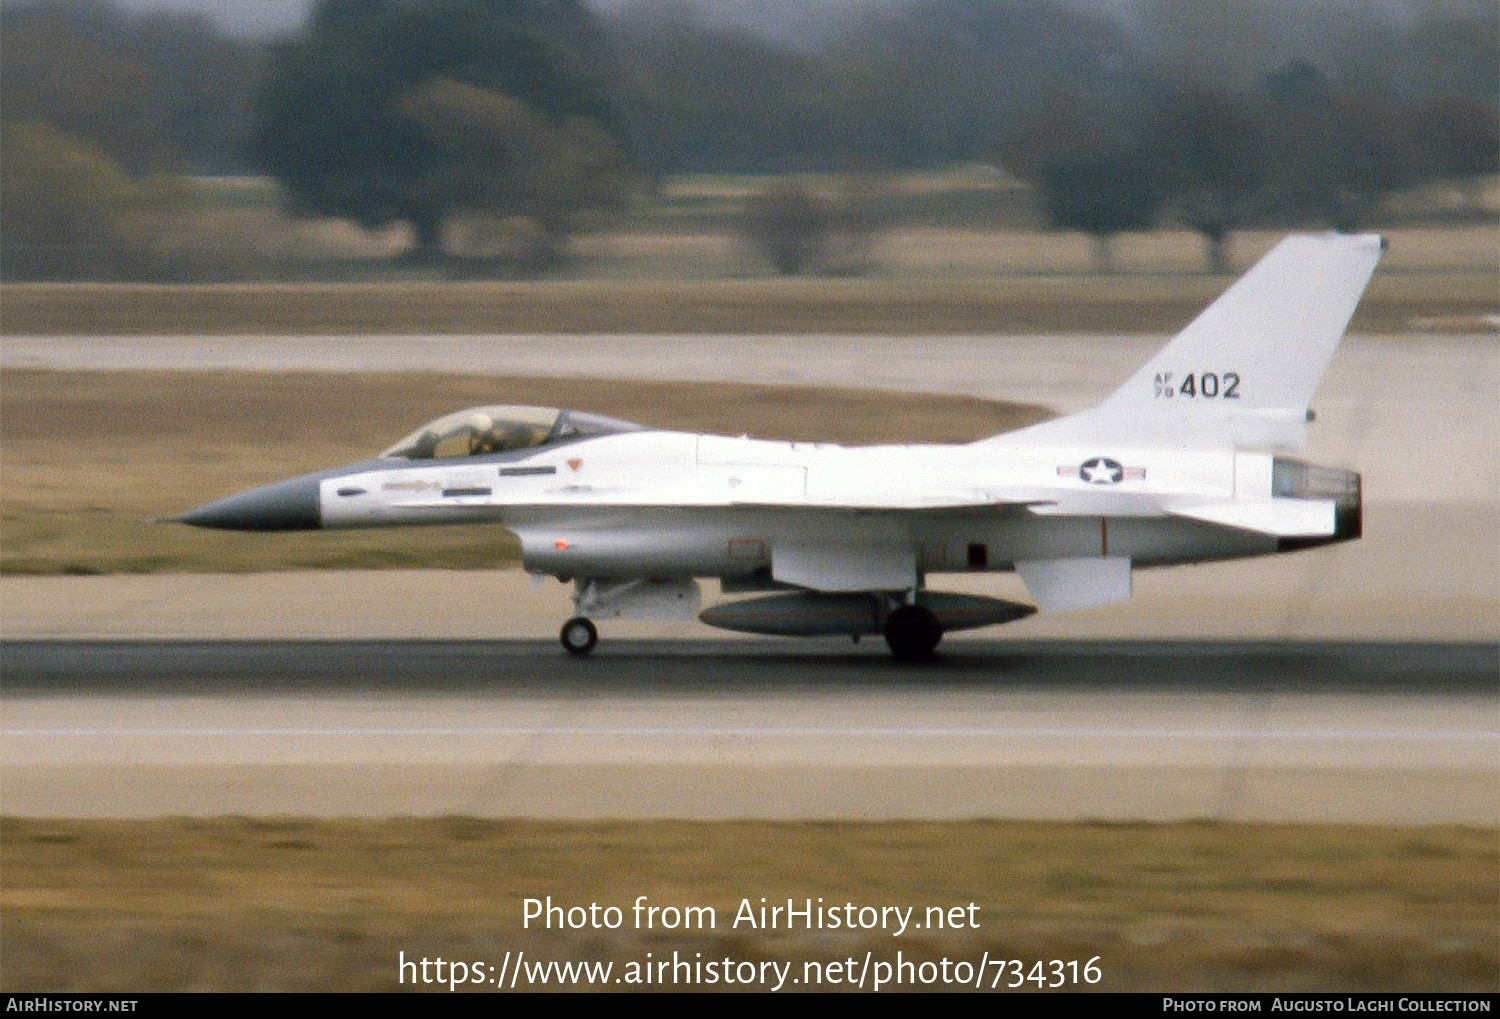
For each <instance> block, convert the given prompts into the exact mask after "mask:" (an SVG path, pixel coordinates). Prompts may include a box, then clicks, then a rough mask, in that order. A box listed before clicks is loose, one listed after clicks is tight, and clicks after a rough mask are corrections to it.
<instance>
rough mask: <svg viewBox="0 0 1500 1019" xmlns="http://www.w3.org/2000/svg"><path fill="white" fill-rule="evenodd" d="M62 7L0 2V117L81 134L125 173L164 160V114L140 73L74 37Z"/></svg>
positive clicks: (77, 35)
mask: <svg viewBox="0 0 1500 1019" xmlns="http://www.w3.org/2000/svg"><path fill="white" fill-rule="evenodd" d="M67 10H68V9H66V8H64V9H63V11H67ZM63 11H57V10H53V9H51V8H48V7H22V8H16V9H12V8H9V7H7V8H4V14H3V16H0V52H3V59H0V94H3V95H4V97H5V101H4V105H3V108H0V116H3V118H4V120H5V121H7V122H12V123H33V124H34V123H40V122H46V123H50V124H53V125H55V126H56V127H57V128H58V129H59V130H60V131H63V132H66V133H67V134H69V135H72V136H74V137H75V138H86V139H88V140H89V142H90V143H91V144H92V145H94V146H96V147H97V148H98V149H99V150H100V151H101V152H102V153H104V154H105V155H106V156H107V157H108V158H109V159H111V160H113V161H115V162H116V163H118V164H119V165H120V166H123V167H124V168H125V169H126V170H128V171H130V172H132V173H139V172H142V171H144V170H147V169H149V168H151V167H154V166H159V165H161V164H163V163H166V162H168V161H169V160H170V157H171V147H170V145H169V144H168V141H167V134H166V129H165V123H164V118H163V116H162V111H161V109H160V108H159V107H158V106H157V105H156V104H154V103H153V102H152V97H151V94H150V91H149V89H148V87H147V80H146V76H145V74H144V73H143V72H142V71H141V69H140V67H138V66H137V65H136V64H134V63H132V62H130V61H128V60H122V59H119V58H117V57H114V56H111V55H110V54H109V53H108V52H106V50H105V49H104V48H103V47H102V46H100V45H99V44H98V43H96V42H94V41H93V40H92V39H90V38H88V37H86V36H84V35H81V34H80V33H79V32H78V31H77V30H76V28H75V26H74V25H73V24H72V23H71V22H70V21H69V20H67V19H65V18H63V17H61V16H60V14H61V13H62V12H63ZM43 15H46V16H43Z"/></svg>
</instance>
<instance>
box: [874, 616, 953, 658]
mask: <svg viewBox="0 0 1500 1019" xmlns="http://www.w3.org/2000/svg"><path fill="white" fill-rule="evenodd" d="M942 639H943V628H942V626H940V625H939V624H938V621H937V616H934V615H933V614H932V612H931V611H930V610H928V609H925V608H923V607H922V606H920V605H903V606H901V607H900V608H899V609H897V610H896V611H895V612H892V613H891V615H890V618H889V619H887V620H886V621H885V642H886V643H887V644H889V645H890V648H891V654H892V655H894V656H895V657H896V660H897V661H902V662H915V661H920V660H922V659H924V658H931V657H932V653H933V651H935V650H937V646H938V642H939V641H940V640H942Z"/></svg>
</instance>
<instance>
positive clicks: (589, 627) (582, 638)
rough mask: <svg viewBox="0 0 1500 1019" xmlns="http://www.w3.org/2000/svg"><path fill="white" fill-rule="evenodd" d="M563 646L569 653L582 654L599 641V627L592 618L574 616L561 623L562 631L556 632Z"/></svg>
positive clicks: (590, 649)
mask: <svg viewBox="0 0 1500 1019" xmlns="http://www.w3.org/2000/svg"><path fill="white" fill-rule="evenodd" d="M558 639H559V640H561V641H562V646H563V648H564V649H565V650H566V651H567V652H568V654H570V655H578V656H580V657H581V656H583V655H586V654H588V653H589V652H590V651H593V650H594V645H596V644H598V643H599V628H598V627H596V626H595V625H594V624H593V621H592V620H589V619H585V618H584V617H583V616H574V617H573V618H572V619H570V620H568V621H567V622H566V623H564V624H563V627H562V632H561V633H560V634H558Z"/></svg>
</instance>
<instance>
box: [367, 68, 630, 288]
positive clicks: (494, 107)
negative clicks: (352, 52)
mask: <svg viewBox="0 0 1500 1019" xmlns="http://www.w3.org/2000/svg"><path fill="white" fill-rule="evenodd" d="M397 110H398V112H399V113H400V115H401V116H402V117H404V118H406V119H408V120H410V121H411V122H412V123H414V124H415V125H417V127H418V129H419V131H420V132H421V134H422V136H423V137H424V138H425V139H426V140H427V141H428V142H429V143H430V144H431V145H432V146H433V148H434V150H436V151H437V152H440V153H442V157H443V158H441V159H436V160H433V161H432V162H431V163H430V164H429V166H428V168H427V172H426V173H425V174H424V175H423V176H422V177H421V178H420V179H418V180H417V181H415V182H414V190H416V191H418V192H420V193H421V194H422V195H423V196H424V200H426V201H429V202H431V203H433V204H435V205H439V206H441V207H443V208H445V209H448V210H450V211H453V212H472V213H482V214H486V215H489V216H494V217H502V218H503V217H508V216H519V217H525V218H527V219H529V220H531V221H532V222H533V223H534V224H535V225H536V227H537V230H536V232H535V235H534V236H535V244H534V248H533V251H532V257H533V259H534V260H536V261H551V260H553V259H555V258H556V257H557V256H558V254H559V253H560V250H561V247H562V244H563V243H564V241H565V240H566V238H567V236H568V235H569V234H570V233H572V231H573V230H574V229H575V228H576V226H577V223H578V217H579V216H580V215H581V214H582V213H584V212H585V211H587V210H591V209H603V208H611V207H617V206H619V205H621V204H623V202H624V200H625V198H626V195H627V194H628V192H629V184H630V182H631V175H630V173H629V171H628V169H627V167H626V165H625V161H624V159H623V157H622V155H621V152H620V149H619V146H618V145H617V144H616V143H615V141H614V139H613V138H612V137H610V135H609V134H608V133H606V132H605V131H604V130H603V129H602V128H600V127H599V126H598V124H597V123H596V122H594V121H592V120H589V119H587V118H583V117H575V118H571V119H569V120H567V121H566V122H564V123H563V124H561V125H559V126H556V127H554V126H553V125H552V124H550V123H548V121H547V119H546V118H545V117H543V116H542V115H541V114H540V113H538V112H537V111H536V110H535V109H533V108H532V107H530V106H528V105H527V104H525V103H523V102H521V101H520V100H517V99H512V98H510V97H509V96H506V95H503V94H501V93H499V92H496V91H495V90H493V89H487V88H480V87H478V86H475V85H465V84H464V83H463V82H459V81H455V80H453V79H452V78H437V79H434V80H432V81H429V82H427V83H426V84H424V85H422V86H420V87H418V88H417V89H415V90H413V91H412V92H411V93H409V94H408V95H406V96H405V97H403V98H402V99H401V100H400V101H399V103H398V104H397Z"/></svg>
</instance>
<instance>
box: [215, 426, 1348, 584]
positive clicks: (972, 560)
mask: <svg viewBox="0 0 1500 1019" xmlns="http://www.w3.org/2000/svg"><path fill="white" fill-rule="evenodd" d="M1002 439H1003V437H1002ZM1288 463H1295V461H1286V460H1282V459H1280V458H1277V457H1275V456H1274V455H1273V454H1269V453H1254V452H1249V453H1247V452H1236V451H1235V450H1233V449H1224V450H1204V449H1190V450H1182V449H1152V448H1143V449H1110V448H1106V447H1099V446H1090V447H1069V446H1036V445H1032V444H1029V443H1024V442H1016V443H1006V442H1004V441H997V440H988V441H986V442H981V443H972V444H962V445H939V444H912V445H886V446H862V447H845V446H840V445H836V444H831V443H811V442H777V441H766V440H757V439H751V438H743V437H742V438H732V437H725V436H715V435H697V434H692V433H687V432H675V431H652V430H637V431H628V432H623V433H620V434H611V435H602V436H596V437H590V438H583V439H579V440H576V441H561V442H556V443H552V444H548V445H543V446H541V447H539V448H533V449H528V450H521V451H515V452H509V453H504V452H502V453H494V454H488V455H478V456H461V457H452V458H448V459H436V460H433V459H428V460H404V459H400V458H391V457H387V458H379V459H374V460H370V461H365V462H361V463H356V464H350V465H348V466H346V467H343V468H337V469H334V470H330V471H325V472H320V473H319V474H315V475H308V476H305V477H303V478H297V479H292V480H290V481H286V482H280V483H278V484H277V485H272V486H267V487H266V488H264V489H258V490H254V491H252V492H249V493H244V494H242V495H240V496H233V497H231V498H230V499H227V500H222V501H221V502H220V503H216V504H211V505H210V506H208V507H203V508H202V509H200V510H198V511H195V513H196V514H198V519H192V518H191V516H190V517H189V518H188V522H192V523H200V524H204V525H207V526H216V525H217V526H225V527H236V526H238V527H251V528H257V529H281V528H286V527H322V528H351V527H382V526H393V525H421V524H453V523H490V524H498V525H502V526H505V527H507V528H509V529H511V530H512V531H514V532H515V533H516V534H517V535H519V536H520V539H521V544H522V555H523V564H524V566H525V567H526V568H527V569H528V570H532V571H534V572H537V573H545V574H552V575H555V576H560V577H580V576H588V577H636V576H652V577H719V578H742V577H750V576H755V575H764V574H766V573H767V571H769V570H770V569H771V567H772V565H773V556H774V553H775V551H776V549H777V548H778V547H790V546H796V547H806V546H808V545H810V544H813V543H817V542H825V543H828V544H830V545H832V546H835V547H845V548H848V547H853V548H875V547H878V548H898V549H905V550H909V551H910V553H911V554H912V555H913V556H914V558H915V564H916V568H917V569H918V570H919V571H920V572H922V573H942V572H958V571H964V572H968V571H984V570H1010V569H1012V568H1013V566H1014V564H1015V563H1016V562H1017V561H1021V560H1032V559H1053V558H1073V557H1080V558H1081V557H1094V556H1099V557H1124V558H1128V559H1129V560H1130V561H1131V563H1132V565H1133V566H1134V567H1137V568H1140V567H1152V566H1162V565H1170V564H1175V563H1184V562H1203V561H1210V560H1218V559H1232V558H1239V557H1244V556H1254V555H1262V554H1267V553H1272V552H1276V551H1279V550H1284V549H1285V548H1287V547H1288V543H1287V540H1286V539H1285V538H1280V537H1278V536H1276V535H1275V534H1270V533H1265V532H1263V531H1257V530H1249V529H1245V528H1243V527H1237V526H1222V525H1219V524H1216V523H1213V522H1208V521H1205V520H1203V519H1196V518H1191V517H1187V516H1182V515H1179V514H1178V513H1176V512H1174V510H1175V509H1180V508H1182V507H1202V506H1215V505H1221V506H1226V507H1230V508H1231V509H1232V508H1234V507H1236V506H1238V507H1249V508H1251V509H1254V508H1257V507H1264V508H1265V509H1267V510H1272V509H1277V508H1279V507H1278V506H1277V504H1278V503H1283V502H1285V501H1286V499H1285V497H1282V496H1277V494H1276V493H1275V491H1274V490H1273V484H1274V476H1275V474H1276V472H1277V469H1278V467H1277V465H1278V464H1288ZM1315 494H1322V493H1315ZM1293 498H1296V496H1293ZM1347 501H1348V500H1347V498H1346V502H1347ZM913 506H917V507H920V508H919V509H917V510H916V511H915V512H913V511H912V507H913ZM898 508H899V510H900V511H899V512H898ZM1357 509H1358V504H1357V483H1356V487H1355V489H1354V502H1353V503H1352V504H1351V506H1349V507H1345V509H1344V510H1342V511H1341V513H1340V516H1341V518H1342V519H1341V520H1340V522H1339V525H1338V526H1337V527H1335V528H1334V529H1333V531H1332V532H1331V533H1328V534H1326V535H1323V536H1320V537H1322V538H1324V539H1325V540H1326V541H1336V540H1342V539H1344V538H1348V537H1353V536H1356V535H1357V533H1358V527H1357V520H1356V519H1354V517H1352V516H1351V512H1352V513H1353V514H1354V516H1357ZM278 514H279V515H278ZM215 521H217V522H216V523H215ZM1307 543H1308V542H1303V544H1307ZM1313 543H1323V542H1321V541H1319V542H1313Z"/></svg>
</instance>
